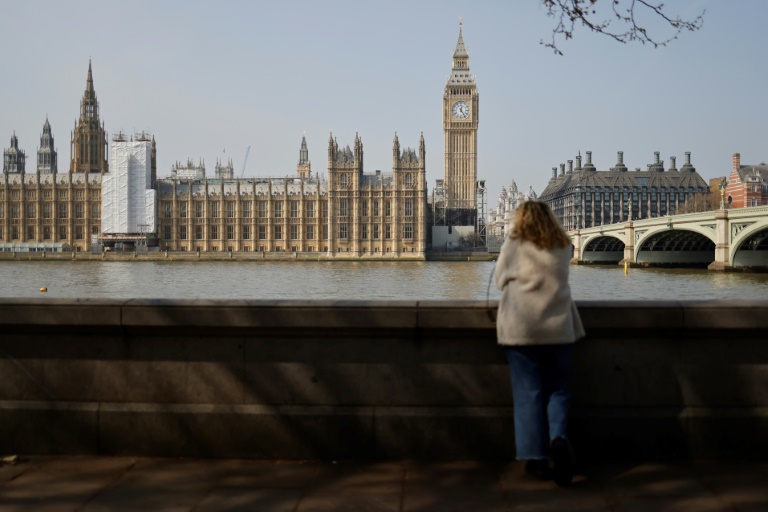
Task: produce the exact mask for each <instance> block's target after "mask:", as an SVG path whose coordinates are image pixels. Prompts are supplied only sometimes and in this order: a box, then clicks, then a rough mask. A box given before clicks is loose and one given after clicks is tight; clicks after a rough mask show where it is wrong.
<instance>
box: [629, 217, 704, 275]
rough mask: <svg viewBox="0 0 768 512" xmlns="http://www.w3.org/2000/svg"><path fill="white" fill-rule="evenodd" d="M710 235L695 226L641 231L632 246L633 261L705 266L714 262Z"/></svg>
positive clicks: (652, 263)
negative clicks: (633, 249) (633, 251)
mask: <svg viewBox="0 0 768 512" xmlns="http://www.w3.org/2000/svg"><path fill="white" fill-rule="evenodd" d="M714 235H715V234H714V232H713V233H711V234H710V233H709V232H708V231H706V228H699V227H698V226H686V227H685V228H661V229H654V230H649V232H643V233H641V234H640V235H639V236H638V238H637V242H636V243H635V262H637V263H640V264H651V265H654V264H655V265H669V266H696V267H705V266H707V265H709V264H710V263H712V262H713V261H715V240H714Z"/></svg>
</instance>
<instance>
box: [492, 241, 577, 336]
mask: <svg viewBox="0 0 768 512" xmlns="http://www.w3.org/2000/svg"><path fill="white" fill-rule="evenodd" d="M570 258H571V247H570V246H568V247H565V248H563V249H554V250H544V249H538V248H537V247H536V246H535V245H533V244H532V243H531V242H527V241H521V240H519V239H515V238H507V239H506V241H505V242H504V245H503V246H502V247H501V254H500V255H499V259H498V261H497V262H496V268H495V270H494V274H495V277H496V287H498V288H499V290H501V300H500V301H499V312H498V316H497V318H496V333H497V336H498V341H499V344H501V345H553V344H558V343H573V342H574V341H576V340H577V339H579V338H581V337H583V336H584V327H583V325H582V323H581V317H579V312H578V310H577V309H576V306H575V305H574V303H573V300H572V299H571V287H570V286H569V285H568V266H569V261H570Z"/></svg>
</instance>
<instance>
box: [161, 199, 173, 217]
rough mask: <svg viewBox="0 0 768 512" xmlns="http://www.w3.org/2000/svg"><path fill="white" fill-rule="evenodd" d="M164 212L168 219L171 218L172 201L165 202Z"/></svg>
mask: <svg viewBox="0 0 768 512" xmlns="http://www.w3.org/2000/svg"><path fill="white" fill-rule="evenodd" d="M163 213H164V216H165V218H166V219H170V218H171V203H168V202H165V203H163Z"/></svg>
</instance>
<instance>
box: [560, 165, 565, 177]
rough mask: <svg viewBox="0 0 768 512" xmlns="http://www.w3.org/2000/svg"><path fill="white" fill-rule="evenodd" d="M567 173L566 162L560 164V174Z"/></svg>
mask: <svg viewBox="0 0 768 512" xmlns="http://www.w3.org/2000/svg"><path fill="white" fill-rule="evenodd" d="M564 174H565V164H560V176H562V175H564Z"/></svg>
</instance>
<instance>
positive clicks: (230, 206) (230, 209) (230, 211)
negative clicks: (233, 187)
mask: <svg viewBox="0 0 768 512" xmlns="http://www.w3.org/2000/svg"><path fill="white" fill-rule="evenodd" d="M227 218H228V219H234V218H235V202H234V201H227ZM230 240H231V238H230Z"/></svg>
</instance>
